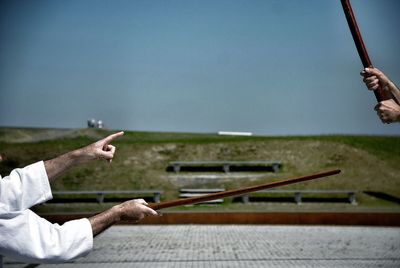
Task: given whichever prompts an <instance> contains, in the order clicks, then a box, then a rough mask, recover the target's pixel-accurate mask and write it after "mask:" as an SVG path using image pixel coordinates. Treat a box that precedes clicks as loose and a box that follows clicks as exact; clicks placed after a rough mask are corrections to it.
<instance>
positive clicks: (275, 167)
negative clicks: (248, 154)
mask: <svg viewBox="0 0 400 268" xmlns="http://www.w3.org/2000/svg"><path fill="white" fill-rule="evenodd" d="M169 167H172V169H173V171H175V172H176V173H178V172H180V171H181V168H182V167H189V168H207V167H208V168H214V169H216V170H220V171H224V172H225V173H228V172H231V171H234V169H239V170H240V169H243V168H247V169H250V170H251V169H253V170H257V168H258V169H259V168H264V169H266V168H268V169H270V170H271V171H273V172H278V171H279V169H280V167H281V163H280V162H279V161H174V162H170V163H169Z"/></svg>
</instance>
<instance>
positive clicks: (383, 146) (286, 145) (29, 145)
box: [0, 128, 400, 210]
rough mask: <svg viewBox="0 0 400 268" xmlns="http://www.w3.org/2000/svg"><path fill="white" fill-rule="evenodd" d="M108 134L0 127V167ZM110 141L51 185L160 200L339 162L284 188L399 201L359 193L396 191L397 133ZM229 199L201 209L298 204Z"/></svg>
mask: <svg viewBox="0 0 400 268" xmlns="http://www.w3.org/2000/svg"><path fill="white" fill-rule="evenodd" d="M109 133H111V132H110V131H106V130H94V129H81V130H67V129H66V130H62V129H58V130H57V129H56V130H54V129H16V128H0V153H1V154H2V155H3V156H5V160H4V161H2V162H0V174H2V176H5V175H8V173H9V172H10V171H11V170H12V169H13V168H16V167H23V166H25V165H27V164H30V163H33V162H36V161H39V160H46V159H50V158H52V157H55V156H57V155H59V154H62V153H64V152H67V151H69V150H72V149H75V148H78V147H81V146H84V145H87V144H89V143H91V142H94V141H96V140H97V139H100V138H102V137H105V136H106V135H108V134H109ZM114 144H115V145H116V146H117V154H116V157H115V159H114V161H113V162H112V164H111V165H110V164H108V163H106V162H96V163H91V164H89V165H87V166H82V167H78V168H75V169H74V170H72V171H70V172H69V173H67V174H66V175H64V176H63V177H61V178H59V179H58V180H57V181H56V182H55V183H54V184H53V185H52V189H53V190H127V189H161V190H163V191H164V193H163V195H162V200H169V199H173V198H174V199H175V198H177V197H178V190H179V188H181V187H196V188H198V187H204V188H208V187H213V188H214V187H223V188H226V189H233V188H237V187H242V186H248V185H254V184H258V183H264V182H268V181H273V180H279V179H282V178H289V177H293V176H298V175H306V174H311V173H316V172H319V171H324V170H328V169H336V168H339V169H341V170H342V173H341V174H339V175H337V176H333V177H328V178H323V179H319V180H316V181H312V182H307V183H303V184H298V185H291V186H286V188H287V189H354V190H358V191H360V194H359V195H358V201H359V205H358V206H351V205H349V204H331V206H330V207H331V208H332V209H335V210H347V209H386V208H395V209H398V207H399V204H397V203H395V202H389V201H386V200H382V199H380V198H376V197H373V196H369V195H366V194H365V192H366V191H370V192H380V193H385V194H387V195H390V196H393V197H395V198H397V199H399V198H400V137H399V136H395V137H383V136H298V137H297V136H289V137H261V136H259V137H255V136H253V137H232V136H218V135H214V134H191V133H153V132H126V133H125V135H124V136H123V137H122V138H120V139H119V140H117V141H115V143H114ZM177 160H182V161H189V160H267V161H268V160H277V161H280V162H281V163H282V164H283V167H282V169H281V171H280V172H279V173H276V174H275V173H271V172H255V173H251V174H249V176H241V177H240V176H232V177H229V175H224V174H223V173H218V172H214V173H212V172H211V174H209V173H207V174H208V175H214V176H218V175H223V176H222V177H221V179H209V180H204V179H203V180H199V179H196V177H198V176H200V175H201V174H202V173H198V172H196V173H195V172H190V173H187V172H182V173H179V175H176V174H174V173H171V172H167V171H166V167H167V166H168V163H169V162H170V161H177ZM232 175H235V174H233V173H232ZM251 175H257V176H251ZM229 200H231V199H228V200H227V201H226V202H225V203H224V204H223V205H222V206H219V207H202V208H201V209H206V210H215V209H218V210H248V209H250V210H261V209H272V210H273V209H277V210H291V209H298V207H299V206H296V205H293V204H286V205H285V204H265V203H264V204H251V205H248V206H246V205H243V204H237V203H231V202H230V201H229ZM292 205H293V208H292V207H291V206H292ZM321 206H323V207H322V208H321ZM326 206H327V205H324V204H322V205H320V204H303V205H301V208H302V209H311V210H314V209H315V210H318V209H325V208H326ZM349 206H350V207H349ZM95 207H96V206H95ZM355 207H356V208H355ZM97 208H99V207H98V206H97ZM90 209H93V208H90ZM179 209H182V210H188V209H199V208H197V207H183V208H179ZM68 210H74V209H73V206H71V205H69V208H68ZM95 210H96V209H95Z"/></svg>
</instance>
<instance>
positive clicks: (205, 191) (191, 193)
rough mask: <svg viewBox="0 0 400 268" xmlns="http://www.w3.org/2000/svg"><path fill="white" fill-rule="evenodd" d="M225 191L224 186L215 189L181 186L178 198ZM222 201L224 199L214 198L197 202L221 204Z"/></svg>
mask: <svg viewBox="0 0 400 268" xmlns="http://www.w3.org/2000/svg"><path fill="white" fill-rule="evenodd" d="M223 191H225V189H224V188H216V189H192V188H183V189H180V190H179V193H180V194H179V198H190V197H197V196H202V195H206V194H213V193H219V192H223ZM223 202H224V199H222V198H220V199H215V200H210V201H205V202H202V203H198V204H221V203H223Z"/></svg>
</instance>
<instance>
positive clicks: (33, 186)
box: [0, 161, 53, 211]
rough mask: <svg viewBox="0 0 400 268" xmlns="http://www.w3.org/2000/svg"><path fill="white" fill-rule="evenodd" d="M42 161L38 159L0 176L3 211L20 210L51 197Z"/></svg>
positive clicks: (0, 201) (0, 202) (0, 196)
mask: <svg viewBox="0 0 400 268" xmlns="http://www.w3.org/2000/svg"><path fill="white" fill-rule="evenodd" d="M52 198H53V196H52V194H51V188H50V184H49V179H48V177H47V173H46V169H45V166H44V162H43V161H40V162H37V163H35V164H32V165H29V166H26V167H24V168H17V169H14V170H13V171H11V173H10V175H9V176H6V177H4V178H3V179H1V177H0V204H1V205H2V210H3V211H4V210H5V211H22V210H25V209H28V208H30V207H32V206H34V205H36V204H39V203H42V202H45V201H47V200H49V199H52Z"/></svg>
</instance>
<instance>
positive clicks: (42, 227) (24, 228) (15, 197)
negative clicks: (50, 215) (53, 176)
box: [0, 161, 93, 263]
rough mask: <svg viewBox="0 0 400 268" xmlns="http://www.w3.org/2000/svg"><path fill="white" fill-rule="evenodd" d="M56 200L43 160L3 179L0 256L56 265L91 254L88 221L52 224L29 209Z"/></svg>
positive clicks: (91, 240) (0, 202)
mask: <svg viewBox="0 0 400 268" xmlns="http://www.w3.org/2000/svg"><path fill="white" fill-rule="evenodd" d="M51 198H52V194H51V189H50V185H49V180H48V177H47V173H46V169H45V167H44V163H43V161H40V162H37V163H35V164H32V165H29V166H27V167H25V168H23V169H15V170H13V171H12V172H11V174H10V175H9V176H7V177H4V178H3V179H1V177H0V255H4V256H7V257H10V258H13V259H16V260H20V261H24V262H34V263H38V262H40V263H45V262H47V263H51V262H53V263H56V262H63V261H67V260H71V259H74V258H78V257H82V256H85V255H87V254H88V253H89V252H90V251H91V249H92V247H93V234H92V227H91V224H90V222H89V220H88V219H80V220H73V221H69V222H66V223H64V224H63V225H61V226H60V225H58V224H52V223H50V222H48V221H47V220H45V219H43V218H41V217H39V216H38V215H36V214H35V213H33V212H32V211H31V210H29V208H30V207H31V206H33V205H36V204H39V203H42V202H44V201H47V200H49V199H51Z"/></svg>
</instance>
